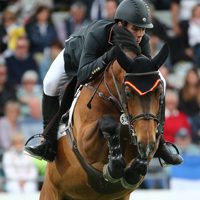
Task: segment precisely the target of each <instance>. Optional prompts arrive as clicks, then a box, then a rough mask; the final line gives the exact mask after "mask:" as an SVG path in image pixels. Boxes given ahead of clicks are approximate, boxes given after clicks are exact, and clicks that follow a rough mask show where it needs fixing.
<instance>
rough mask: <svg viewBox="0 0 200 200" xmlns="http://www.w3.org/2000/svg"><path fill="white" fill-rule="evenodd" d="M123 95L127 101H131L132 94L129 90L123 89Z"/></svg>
mask: <svg viewBox="0 0 200 200" xmlns="http://www.w3.org/2000/svg"><path fill="white" fill-rule="evenodd" d="M125 94H126V98H127V99H132V98H133V94H132V92H131V90H130V89H125Z"/></svg>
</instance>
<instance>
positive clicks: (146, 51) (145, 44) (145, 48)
mask: <svg viewBox="0 0 200 200" xmlns="http://www.w3.org/2000/svg"><path fill="white" fill-rule="evenodd" d="M140 47H141V52H142V54H143V55H145V56H147V57H148V58H151V49H150V45H149V36H148V35H147V34H145V35H144V36H143V38H142V41H141V42H140Z"/></svg>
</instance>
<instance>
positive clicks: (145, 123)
mask: <svg viewBox="0 0 200 200" xmlns="http://www.w3.org/2000/svg"><path fill="white" fill-rule="evenodd" d="M168 53H169V50H168V47H167V45H166V44H165V45H164V46H163V47H162V49H161V50H160V52H159V53H158V54H157V55H156V56H155V57H154V58H152V59H149V58H147V57H145V56H143V55H139V56H136V54H135V53H133V52H131V51H126V50H122V49H121V48H120V47H118V48H116V58H115V59H114V60H113V61H112V62H110V64H109V65H108V66H107V68H106V69H105V71H104V72H103V73H102V74H101V75H99V76H98V77H97V78H96V79H95V80H93V81H91V82H90V83H88V84H85V85H83V86H81V89H79V90H78V92H77V93H76V95H75V96H76V101H75V100H74V102H73V106H72V107H73V110H72V109H71V110H70V112H71V115H70V117H69V118H71V119H70V120H69V121H70V122H69V123H68V128H67V129H66V135H65V136H64V137H61V138H60V139H59V141H58V151H57V157H56V159H55V161H54V162H50V163H48V165H47V169H46V174H45V179H44V183H43V186H42V189H41V193H40V200H114V199H115V200H127V199H129V195H130V193H131V192H132V191H134V190H135V189H137V188H138V187H139V186H140V184H141V183H142V182H143V180H144V177H145V174H146V173H147V168H148V164H149V162H150V160H151V159H152V157H153V156H154V154H155V152H156V150H157V148H158V143H159V139H160V129H162V128H163V127H162V124H163V122H162V120H161V114H162V112H161V110H162V105H163V98H164V85H163V81H162V80H161V77H160V75H159V71H158V69H159V67H160V66H161V65H162V64H163V62H164V61H165V59H166V58H167V56H168Z"/></svg>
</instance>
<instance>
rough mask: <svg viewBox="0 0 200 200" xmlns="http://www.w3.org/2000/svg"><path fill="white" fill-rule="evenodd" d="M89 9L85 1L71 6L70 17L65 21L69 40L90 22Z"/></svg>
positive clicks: (76, 2)
mask: <svg viewBox="0 0 200 200" xmlns="http://www.w3.org/2000/svg"><path fill="white" fill-rule="evenodd" d="M86 13H87V7H86V5H85V4H84V3H83V1H80V0H79V1H75V2H74V3H73V4H72V5H71V6H70V17H69V18H67V19H66V20H65V26H66V36H67V38H68V37H69V36H70V35H71V34H72V33H73V32H74V31H77V30H79V29H80V28H81V27H82V26H84V25H87V24H89V23H90V21H89V20H88V19H87V18H86Z"/></svg>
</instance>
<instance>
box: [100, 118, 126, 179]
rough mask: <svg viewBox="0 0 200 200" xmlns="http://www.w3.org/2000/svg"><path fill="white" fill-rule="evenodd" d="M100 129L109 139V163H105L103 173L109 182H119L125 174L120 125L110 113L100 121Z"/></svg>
mask: <svg viewBox="0 0 200 200" xmlns="http://www.w3.org/2000/svg"><path fill="white" fill-rule="evenodd" d="M100 130H101V133H102V134H103V136H104V137H105V138H106V139H107V141H108V148H109V155H108V163H107V164H106V165H104V169H103V175H104V178H105V180H107V181H109V182H112V183H114V182H117V181H119V180H120V178H121V177H122V176H123V171H124V167H125V161H124V158H123V155H122V151H121V145H120V125H119V123H117V122H116V121H115V119H114V118H113V117H111V116H109V115H105V116H103V118H102V119H101V121H100Z"/></svg>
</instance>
